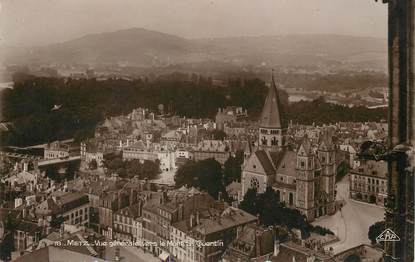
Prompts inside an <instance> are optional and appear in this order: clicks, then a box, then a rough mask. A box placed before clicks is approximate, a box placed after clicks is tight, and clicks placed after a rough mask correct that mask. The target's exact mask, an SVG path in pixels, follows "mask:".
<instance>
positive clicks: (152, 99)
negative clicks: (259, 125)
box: [0, 77, 386, 146]
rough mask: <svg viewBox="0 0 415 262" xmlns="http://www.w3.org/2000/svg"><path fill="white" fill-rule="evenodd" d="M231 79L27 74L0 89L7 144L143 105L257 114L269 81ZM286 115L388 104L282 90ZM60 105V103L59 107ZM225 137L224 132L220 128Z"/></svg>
mask: <svg viewBox="0 0 415 262" xmlns="http://www.w3.org/2000/svg"><path fill="white" fill-rule="evenodd" d="M240 83H241V81H240V80H237V81H230V82H229V84H228V86H227V87H224V88H213V87H212V85H211V83H210V82H209V81H198V82H189V81H184V80H169V79H162V78H160V79H157V80H155V81H153V82H147V81H143V80H131V81H129V80H122V79H108V80H105V81H96V80H94V79H81V80H75V79H63V78H44V77H26V78H23V79H22V80H19V81H17V80H16V82H15V84H14V87H13V89H4V90H2V91H1V92H0V96H1V97H2V101H3V103H2V104H1V105H0V106H1V108H0V110H1V112H2V121H8V122H12V123H13V125H12V128H11V131H10V132H1V134H0V135H1V137H0V141H1V143H2V144H3V145H16V146H24V145H32V144H39V143H45V142H51V141H55V140H60V139H66V138H72V137H74V138H75V139H76V140H77V141H80V140H82V139H85V138H87V137H91V136H93V134H94V129H95V127H96V125H97V124H98V123H99V122H101V121H103V120H104V119H105V118H107V117H110V116H117V115H121V114H126V113H129V112H131V111H132V110H133V109H134V108H137V107H139V106H141V107H146V108H149V109H152V110H154V111H157V110H158V106H159V105H160V104H162V105H166V107H167V112H166V113H170V114H175V115H180V116H186V117H195V118H201V117H209V118H213V117H214V116H215V114H216V112H217V109H218V108H220V107H221V108H223V107H225V106H242V107H243V108H245V109H247V110H248V112H249V116H250V117H251V118H252V119H257V117H258V115H259V114H260V112H261V109H262V106H263V103H264V101H265V97H266V95H267V87H266V85H265V82H264V81H262V80H259V79H252V80H245V81H244V84H243V85H242V84H240ZM280 95H281V96H282V98H283V99H282V104H283V106H282V107H283V108H284V110H283V112H286V114H284V116H283V117H284V118H286V119H289V120H293V122H298V123H303V124H311V123H313V122H315V123H316V124H323V123H333V122H336V121H379V120H380V119H385V118H386V110H385V109H367V108H364V107H353V108H349V107H346V106H341V105H333V104H330V103H326V102H324V101H321V100H317V101H312V102H305V101H301V102H298V103H292V104H291V105H289V104H288V95H287V93H286V92H284V91H283V90H281V92H280ZM55 105H59V106H60V107H59V109H57V110H54V107H55ZM216 137H218V138H221V137H223V134H221V133H217V134H216Z"/></svg>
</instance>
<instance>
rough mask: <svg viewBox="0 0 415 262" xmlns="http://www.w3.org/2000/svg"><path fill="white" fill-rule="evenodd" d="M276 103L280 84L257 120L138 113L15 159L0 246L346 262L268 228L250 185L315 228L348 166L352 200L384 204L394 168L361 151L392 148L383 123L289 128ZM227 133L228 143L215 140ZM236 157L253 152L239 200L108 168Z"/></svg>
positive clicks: (82, 255)
mask: <svg viewBox="0 0 415 262" xmlns="http://www.w3.org/2000/svg"><path fill="white" fill-rule="evenodd" d="M279 107H280V105H279V97H278V89H277V86H276V84H275V83H274V81H272V84H271V86H270V88H269V94H268V96H267V99H266V101H265V104H264V108H263V112H262V114H261V117H260V120H259V121H258V122H256V121H251V120H249V118H248V113H247V111H246V110H244V109H242V108H240V107H226V108H220V109H218V112H217V115H216V118H215V120H210V119H189V118H184V117H178V116H169V115H164V114H162V112H160V113H158V114H156V113H154V112H151V111H150V110H148V109H144V108H137V109H135V110H133V111H132V112H131V113H130V114H128V115H122V116H118V117H111V118H108V119H106V120H105V121H104V123H102V124H101V125H99V126H98V127H97V128H96V132H95V136H94V138H91V139H88V140H85V141H83V142H81V143H80V144H79V145H76V144H75V143H74V142H73V141H69V142H68V141H67V142H54V143H50V144H47V145H46V146H45V147H44V155H43V157H42V158H41V159H38V158H36V159H34V158H26V157H24V156H23V157H22V156H14V157H15V158H14V163H15V164H14V167H13V169H12V170H11V171H10V172H9V173H7V174H1V175H2V177H1V184H0V185H1V191H0V199H1V200H2V201H1V202H0V204H1V207H0V245H2V247H6V246H5V245H6V244H7V242H8V241H11V242H13V247H14V248H13V250H12V253H11V259H16V261H34V260H28V259H27V257H28V256H30V257H31V259H34V258H36V257H38V258H39V259H38V260H40V261H43V260H41V258H42V256H48V257H53V256H59V254H67V255H70V254H71V255H72V256H74V257H79V259H80V260H88V259H87V258H88V257H89V258H91V257H92V258H94V259H95V260H96V261H101V259H107V258H106V257H105V247H103V246H99V245H95V246H82V245H81V246H76V245H62V246H59V245H56V242H57V241H61V242H62V241H72V242H71V243H75V242H82V241H104V240H113V241H115V240H117V241H126V242H132V243H144V244H142V245H139V246H134V247H133V248H137V249H141V250H145V251H146V252H148V253H151V254H153V255H154V256H155V257H157V258H158V259H159V260H161V261H189V262H190V261H192V262H193V261H264V260H271V261H310V262H311V261H342V260H340V258H339V254H336V255H334V254H333V253H332V252H331V251H330V250H327V249H325V248H324V245H325V244H326V243H327V242H328V241H329V240H322V239H320V238H319V237H317V236H312V237H311V238H310V239H307V241H304V240H303V239H301V234H300V233H298V232H295V231H290V230H288V229H287V228H282V227H272V228H267V227H264V226H262V225H260V224H259V223H258V218H257V217H256V216H253V215H251V214H249V213H247V212H245V211H243V210H241V209H239V208H238V203H239V202H240V201H241V200H242V199H243V196H244V194H245V193H246V192H247V191H248V190H249V189H255V190H257V192H259V193H262V192H264V191H265V189H266V188H267V187H269V186H271V187H272V188H274V190H275V191H276V193H277V195H278V197H279V199H280V201H283V202H285V203H286V205H287V206H288V207H291V208H295V209H297V210H299V211H300V212H301V213H302V214H304V215H305V216H306V217H307V219H308V220H309V221H313V220H315V219H318V218H319V217H321V216H325V215H331V214H334V213H335V212H336V205H335V197H336V192H335V191H336V190H335V179H336V175H337V171H338V168H339V166H341V165H343V166H346V167H347V168H348V169H349V170H350V171H349V179H350V193H351V197H352V198H354V199H356V200H360V201H367V202H371V203H376V204H379V205H383V203H384V199H385V197H386V189H387V180H386V167H385V163H383V162H374V161H369V160H362V159H359V146H360V144H361V143H362V142H363V141H365V140H376V141H380V142H381V141H383V140H384V139H385V137H386V132H387V130H386V126H385V124H383V123H337V124H333V125H327V126H315V125H310V126H304V125H298V124H293V123H287V122H286V121H284V117H283V115H281V112H280V109H279ZM220 132H223V133H224V134H225V137H224V138H223V137H221V138H218V137H216V136H217V134H218V133H220ZM238 151H241V152H243V156H244V163H243V164H242V167H241V169H242V174H241V180H240V181H234V182H232V183H231V184H229V185H228V186H227V188H226V189H227V191H228V195H229V196H230V197H231V198H233V203H227V202H225V201H224V200H223V199H221V197H219V198H218V199H214V198H213V197H212V196H210V195H209V194H208V193H206V192H203V191H200V190H199V189H197V188H193V187H190V188H189V187H181V188H175V187H174V179H170V180H163V182H161V180H153V181H149V180H141V179H139V177H138V176H134V177H132V178H121V177H119V176H118V175H117V174H108V173H107V172H105V170H104V161H105V159H106V157H107V156H108V155H111V154H118V155H120V156H122V159H123V160H124V161H129V160H140V161H146V160H150V161H156V160H157V162H158V163H159V166H160V170H161V172H162V173H161V174H160V176H161V177H163V176H165V175H166V176H167V174H174V172H175V171H176V170H177V168H178V167H180V166H181V165H183V164H184V163H186V162H187V161H189V160H193V161H199V160H204V159H209V158H214V159H215V160H216V161H218V162H219V163H220V164H221V165H224V164H225V162H226V161H227V160H228V158H229V157H230V156H234V155H235V154H236V153H237V152H238ZM1 157H2V158H6V157H7V156H6V155H4V154H3V153H2V155H1ZM77 161H79V168H78V169H77V170H76V172H74V176H73V177H72V178H71V179H63V180H62V181H60V182H57V181H55V180H54V179H53V178H51V177H49V176H48V175H47V170H48V167H50V166H54V165H56V166H58V167H59V168H58V169H59V170H61V171H62V172H61V173H62V175H63V176H65V175H66V174H67V170H66V169H67V168H68V167H67V164H68V163H73V162H77ZM91 162H95V163H96V167H94V168H93V169H96V170H91V169H92V168H91V165H90V164H91ZM59 172H60V171H59ZM11 221H13V223H11ZM189 243H190V244H189ZM372 249H373V248H371V247H369V246H365V245H362V246H359V247H356V248H354V249H352V250H349V251H347V252H348V253H347V252H346V253H342V254H341V255H340V256H341V258H342V259H343V258H345V257H347V256H348V255H353V254H355V255H356V254H358V255H359V256H360V257H361V258H364V257H365V254H367V253H371V254H373V253H376V252H375V251H374V250H372ZM376 254H377V253H376Z"/></svg>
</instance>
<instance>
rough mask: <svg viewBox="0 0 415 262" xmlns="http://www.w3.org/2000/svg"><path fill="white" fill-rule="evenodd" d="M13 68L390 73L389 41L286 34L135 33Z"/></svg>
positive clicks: (32, 54)
mask: <svg viewBox="0 0 415 262" xmlns="http://www.w3.org/2000/svg"><path fill="white" fill-rule="evenodd" d="M6 61H7V62H9V63H41V64H42V63H78V64H119V65H131V66H144V67H148V66H160V65H171V64H176V65H177V64H184V63H200V62H206V61H217V62H222V63H229V64H234V65H235V64H236V65H254V66H256V65H261V64H262V65H267V66H277V65H281V66H337V67H342V66H346V67H350V66H351V67H353V66H357V67H363V68H364V67H371V68H372V67H373V68H374V69H379V68H386V64H387V63H386V61H387V43H386V40H385V39H378V38H369V37H353V36H340V35H286V36H255V37H228V38H211V39H186V38H181V37H178V36H174V35H170V34H165V33H160V32H155V31H150V30H146V29H140V28H133V29H126V30H121V31H116V32H110V33H101V34H91V35H86V36H84V37H81V38H78V39H74V40H70V41H67V42H63V43H59V44H52V45H48V46H43V47H37V48H31V49H29V50H23V51H22V50H19V51H18V52H14V53H13V52H9V54H7V55H6Z"/></svg>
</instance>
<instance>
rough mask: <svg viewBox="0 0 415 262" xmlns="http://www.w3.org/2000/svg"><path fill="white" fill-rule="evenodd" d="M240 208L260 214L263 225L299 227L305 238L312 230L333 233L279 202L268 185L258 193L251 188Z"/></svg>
mask: <svg viewBox="0 0 415 262" xmlns="http://www.w3.org/2000/svg"><path fill="white" fill-rule="evenodd" d="M239 208H241V209H243V210H245V211H246V212H248V213H250V214H252V215H258V216H259V220H260V222H261V224H263V225H266V226H272V225H284V226H287V227H288V228H290V229H292V228H296V229H299V230H301V233H302V234H301V236H302V237H303V238H307V237H308V236H309V235H310V232H312V231H313V232H316V233H318V234H321V235H326V234H333V232H331V231H330V230H329V229H326V228H323V227H314V226H313V225H311V224H310V223H308V221H307V218H306V217H305V216H304V215H303V214H301V212H300V211H298V210H296V209H291V208H288V207H286V206H285V205H284V204H283V203H281V202H279V199H278V196H277V194H276V192H275V191H274V189H273V188H272V187H267V189H266V190H265V192H264V193H262V194H257V192H256V190H255V189H249V190H248V191H247V192H246V194H245V196H244V199H243V201H242V202H241V204H240V205H239Z"/></svg>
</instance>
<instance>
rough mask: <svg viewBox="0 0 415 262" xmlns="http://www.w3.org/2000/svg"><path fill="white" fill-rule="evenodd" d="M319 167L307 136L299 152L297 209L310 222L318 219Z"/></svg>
mask: <svg viewBox="0 0 415 262" xmlns="http://www.w3.org/2000/svg"><path fill="white" fill-rule="evenodd" d="M317 166H318V163H317V159H316V156H315V154H314V152H313V149H312V146H311V142H310V140H309V139H308V137H307V136H305V137H304V139H303V141H302V143H301V145H300V147H299V148H298V151H297V165H296V171H297V182H296V184H297V187H296V195H297V201H296V208H297V209H298V210H300V212H301V213H302V214H304V215H305V216H306V217H307V219H308V220H309V221H313V220H314V218H315V217H316V216H315V205H314V204H315V195H316V191H317V190H318V186H319V183H318V177H319V172H318V170H317ZM316 187H317V188H316Z"/></svg>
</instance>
